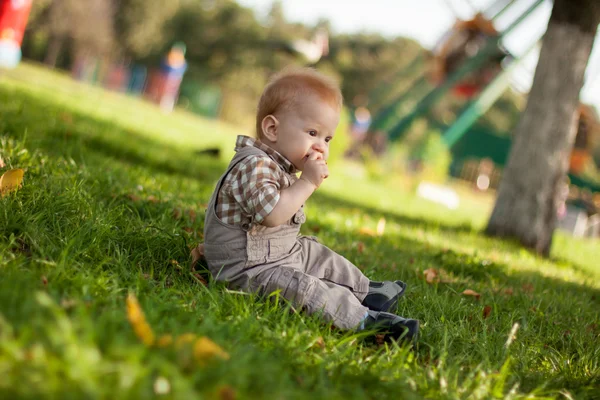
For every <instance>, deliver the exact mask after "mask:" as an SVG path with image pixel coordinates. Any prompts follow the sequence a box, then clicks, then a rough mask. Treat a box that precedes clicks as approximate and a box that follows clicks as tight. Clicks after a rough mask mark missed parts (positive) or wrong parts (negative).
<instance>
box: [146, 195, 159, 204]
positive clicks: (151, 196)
mask: <svg viewBox="0 0 600 400" xmlns="http://www.w3.org/2000/svg"><path fill="white" fill-rule="evenodd" d="M146 200H148V201H149V202H150V203H152V204H156V203H158V199H157V198H156V196H153V195H150V196H148V198H147V199H146Z"/></svg>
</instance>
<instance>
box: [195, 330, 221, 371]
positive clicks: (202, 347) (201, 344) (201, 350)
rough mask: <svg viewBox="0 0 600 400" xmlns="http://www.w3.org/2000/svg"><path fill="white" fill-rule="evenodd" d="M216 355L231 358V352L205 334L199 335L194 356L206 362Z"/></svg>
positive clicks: (199, 360) (202, 362) (200, 361)
mask: <svg viewBox="0 0 600 400" xmlns="http://www.w3.org/2000/svg"><path fill="white" fill-rule="evenodd" d="M215 357H216V358H220V359H222V360H229V354H228V353H227V352H226V351H225V350H223V349H222V348H221V346H219V345H218V344H216V343H215V342H213V341H212V340H210V339H209V338H207V337H205V336H202V337H199V338H198V339H197V340H196V343H194V358H195V359H196V361H198V362H199V363H200V364H204V363H206V362H208V361H211V360H212V359H214V358H215Z"/></svg>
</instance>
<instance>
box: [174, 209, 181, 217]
mask: <svg viewBox="0 0 600 400" xmlns="http://www.w3.org/2000/svg"><path fill="white" fill-rule="evenodd" d="M173 218H174V219H180V218H181V208H174V209H173Z"/></svg>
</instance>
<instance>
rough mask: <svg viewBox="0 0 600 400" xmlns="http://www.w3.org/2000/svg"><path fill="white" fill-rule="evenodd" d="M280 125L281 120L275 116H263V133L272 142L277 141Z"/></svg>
mask: <svg viewBox="0 0 600 400" xmlns="http://www.w3.org/2000/svg"><path fill="white" fill-rule="evenodd" d="M278 127H279V121H278V120H277V118H275V116H273V115H271V114H269V115H267V116H266V117H264V118H263V120H262V123H261V128H262V131H263V135H264V137H265V138H266V139H268V140H270V141H271V142H276V141H277V128H278Z"/></svg>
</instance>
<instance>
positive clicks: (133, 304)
mask: <svg viewBox="0 0 600 400" xmlns="http://www.w3.org/2000/svg"><path fill="white" fill-rule="evenodd" d="M127 319H128V320H129V323H130V324H131V327H132V328H133V331H134V332H135V334H136V336H137V337H138V338H139V339H140V340H141V341H142V343H144V344H145V345H146V346H152V344H154V332H152V328H150V325H148V322H146V316H145V315H144V311H142V308H141V307H140V303H138V300H137V298H136V297H135V295H134V294H133V293H130V294H129V295H128V296H127Z"/></svg>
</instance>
